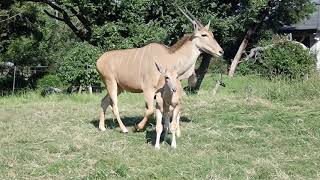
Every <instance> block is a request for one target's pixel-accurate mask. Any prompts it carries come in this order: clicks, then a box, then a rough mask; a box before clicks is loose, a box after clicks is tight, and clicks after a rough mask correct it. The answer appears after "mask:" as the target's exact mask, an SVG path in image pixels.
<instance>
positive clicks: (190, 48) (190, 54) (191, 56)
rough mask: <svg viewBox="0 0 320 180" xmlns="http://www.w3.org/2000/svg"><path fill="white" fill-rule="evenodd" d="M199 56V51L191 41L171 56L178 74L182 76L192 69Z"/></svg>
mask: <svg viewBox="0 0 320 180" xmlns="http://www.w3.org/2000/svg"><path fill="white" fill-rule="evenodd" d="M200 54H201V51H200V50H199V49H198V48H197V47H196V45H195V44H194V43H193V42H192V41H187V42H186V43H184V44H183V45H182V46H181V48H179V49H178V50H177V51H176V52H174V54H173V56H174V58H175V60H176V61H177V64H178V74H179V75H182V74H184V73H185V72H186V71H188V70H189V69H190V68H193V67H194V65H195V63H196V61H197V59H198V57H199V55H200Z"/></svg>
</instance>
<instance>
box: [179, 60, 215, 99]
mask: <svg viewBox="0 0 320 180" xmlns="http://www.w3.org/2000/svg"><path fill="white" fill-rule="evenodd" d="M211 57H212V56H211V55H209V54H203V55H202V61H201V64H200V66H199V68H198V69H196V70H195V75H193V76H190V77H189V79H188V86H187V87H185V88H184V90H185V91H188V92H192V93H196V92H197V91H198V90H199V89H200V86H201V83H202V80H203V78H204V76H205V75H206V73H207V72H208V69H209V65H210V59H211Z"/></svg>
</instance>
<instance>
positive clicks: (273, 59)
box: [238, 36, 315, 79]
mask: <svg viewBox="0 0 320 180" xmlns="http://www.w3.org/2000/svg"><path fill="white" fill-rule="evenodd" d="M259 44H260V45H261V46H262V47H267V46H269V48H266V49H265V50H264V51H263V52H262V54H261V57H257V58H255V59H249V60H248V61H246V62H243V63H241V64H240V65H239V67H238V73H239V74H243V75H246V74H260V75H262V76H264V77H268V78H274V77H283V78H287V79H296V78H298V79H299V78H303V77H304V75H307V74H309V73H311V72H312V71H313V69H314V68H315V58H314V57H313V56H312V55H311V54H310V53H309V51H308V50H305V49H303V47H302V46H301V45H300V44H298V43H295V42H292V41H288V40H286V39H285V38H283V37H281V36H275V37H274V38H273V39H272V40H263V41H261V42H260V43H259Z"/></svg>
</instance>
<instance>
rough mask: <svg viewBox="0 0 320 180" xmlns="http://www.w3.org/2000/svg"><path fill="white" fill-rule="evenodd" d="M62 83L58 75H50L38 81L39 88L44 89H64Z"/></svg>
mask: <svg viewBox="0 0 320 180" xmlns="http://www.w3.org/2000/svg"><path fill="white" fill-rule="evenodd" d="M62 85H63V84H62V81H61V80H60V78H59V77H58V76H57V75H54V74H48V75H45V76H43V77H42V78H41V79H39V80H38V81H37V87H38V88H40V89H44V88H47V87H62Z"/></svg>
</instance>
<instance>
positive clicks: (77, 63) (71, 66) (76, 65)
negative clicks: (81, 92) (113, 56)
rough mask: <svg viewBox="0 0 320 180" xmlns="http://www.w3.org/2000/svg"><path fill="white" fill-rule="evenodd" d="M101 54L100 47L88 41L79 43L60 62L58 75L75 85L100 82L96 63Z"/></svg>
mask: <svg viewBox="0 0 320 180" xmlns="http://www.w3.org/2000/svg"><path fill="white" fill-rule="evenodd" d="M100 55H101V51H100V49H99V48H97V47H94V46H92V45H90V44H88V43H77V44H76V45H75V46H74V47H73V48H72V49H70V50H69V51H68V53H67V54H66V55H65V56H64V60H63V61H61V62H59V63H58V71H57V72H58V76H59V77H60V78H61V80H63V81H64V82H65V83H67V84H70V85H73V86H91V85H95V84H100V81H99V74H98V73H97V71H96V67H95V63H96V60H97V59H98V58H99V56H100Z"/></svg>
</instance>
